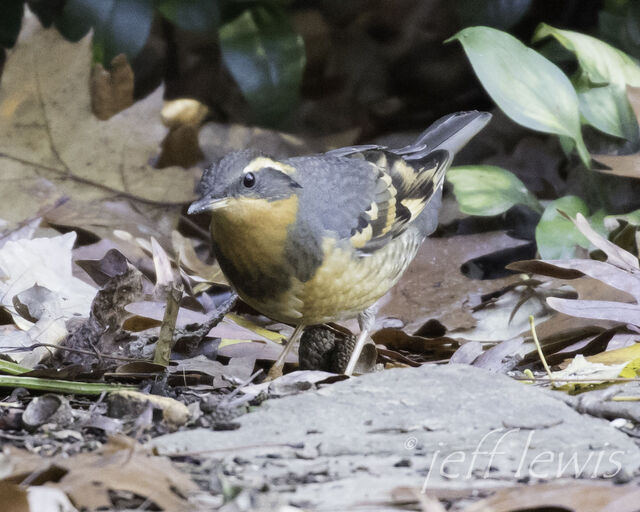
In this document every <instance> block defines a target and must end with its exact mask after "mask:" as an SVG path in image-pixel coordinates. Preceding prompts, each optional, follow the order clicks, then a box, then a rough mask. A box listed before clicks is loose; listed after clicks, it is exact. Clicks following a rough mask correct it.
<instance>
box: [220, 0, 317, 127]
mask: <svg viewBox="0 0 640 512" xmlns="http://www.w3.org/2000/svg"><path fill="white" fill-rule="evenodd" d="M219 36H220V47H221V50H222V57H223V59H224V62H225V64H226V66H227V68H228V69H229V71H230V72H231V74H232V75H233V78H234V79H235V81H236V82H237V84H238V86H239V87H240V90H241V91H242V93H243V94H244V96H245V98H246V99H247V101H248V102H249V104H250V105H251V107H252V109H253V111H254V113H255V115H256V117H257V119H258V120H259V121H260V122H263V123H267V124H274V123H277V122H278V121H279V120H281V119H282V118H283V117H284V115H285V114H287V113H288V112H289V111H290V110H291V109H292V108H293V106H294V105H295V104H296V103H297V101H298V98H299V90H300V82H301V80H302V72H303V70H304V65H305V52H304V42H303V40H302V37H300V35H298V34H296V33H295V32H294V31H293V28H292V26H291V23H290V22H289V19H288V17H287V16H286V13H285V12H284V11H283V10H280V9H276V8H275V7H267V6H256V7H253V8H252V9H249V10H246V11H244V12H243V13H242V14H241V15H240V16H238V17H237V18H235V19H233V20H231V21H230V22H228V23H225V24H224V25H223V26H222V27H221V28H220V31H219Z"/></svg>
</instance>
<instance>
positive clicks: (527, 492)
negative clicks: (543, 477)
mask: <svg viewBox="0 0 640 512" xmlns="http://www.w3.org/2000/svg"><path fill="white" fill-rule="evenodd" d="M639 500H640V490H639V489H638V487H637V486H635V485H634V484H628V485H614V484H612V483H610V482H598V481H591V482H578V481H570V482H562V483H555V482H550V483H544V484H537V485H529V486H520V485H519V486H516V487H510V488H507V489H501V490H499V491H497V492H496V493H495V494H494V495H493V496H491V497H489V498H485V499H483V500H481V501H478V502H476V503H474V504H472V505H470V506H468V507H466V508H465V509H464V510H463V512H515V511H517V510H522V511H523V510H531V511H533V510H540V511H542V510H558V511H560V510H562V511H567V512H569V511H573V512H636V511H637V510H638V501H639Z"/></svg>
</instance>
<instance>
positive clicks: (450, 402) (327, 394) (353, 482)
mask: <svg viewBox="0 0 640 512" xmlns="http://www.w3.org/2000/svg"><path fill="white" fill-rule="evenodd" d="M238 421H239V422H240V423H241V428H240V429H238V430H236V431H230V432H211V431H208V430H202V429H200V430H192V431H184V432H178V433H174V434H169V435H166V436H162V437H159V438H156V439H154V440H153V441H151V442H150V445H152V446H153V447H154V448H156V449H157V450H158V451H159V452H160V453H165V454H170V453H171V454H175V453H180V452H198V451H205V450H207V453H206V454H203V455H204V456H206V457H212V458H215V459H219V461H220V464H221V469H222V471H223V472H224V474H225V475H229V477H228V478H229V479H230V481H231V482H232V483H233V484H235V485H240V486H242V487H244V488H249V489H263V490H264V491H263V492H267V493H277V494H278V495H280V496H281V497H285V498H286V499H288V501H289V503H290V504H291V505H294V506H300V507H305V508H311V509H313V508H317V507H323V509H327V510H343V509H345V508H347V505H353V504H355V503H359V502H363V501H367V502H374V503H379V504H380V508H379V510H385V505H384V504H385V503H387V504H388V503H389V500H390V499H391V491H392V490H393V489H394V488H396V487H399V486H411V487H417V488H423V487H424V486H425V485H426V488H427V489H430V490H432V491H434V490H437V489H440V490H442V489H451V490H455V489H468V488H471V487H473V488H474V489H489V488H495V487H499V486H504V485H509V484H513V483H515V482H516V481H541V480H548V479H555V478H560V477H571V478H574V477H577V478H593V477H598V478H614V477H615V475H617V474H622V473H623V474H625V475H633V474H634V473H635V472H636V471H637V470H638V467H639V465H640V449H639V448H638V447H637V446H636V445H635V443H634V442H633V441H632V440H631V439H630V438H628V437H627V436H626V435H624V434H623V433H621V432H619V431H618V430H617V429H615V428H613V427H612V426H610V425H609V423H608V422H607V421H604V420H602V419H598V418H592V417H590V416H584V415H581V414H579V413H578V412H576V411H575V410H573V409H572V408H570V407H569V406H567V405H566V404H565V403H563V402H562V401H561V400H559V399H557V398H556V397H554V396H553V394H551V393H549V392H546V391H544V390H541V389H538V388H535V387H533V386H530V385H527V384H522V383H519V382H516V381H513V380H511V379H509V378H508V377H505V376H503V375H496V374H492V373H489V372H487V371H485V370H482V369H478V368H473V367H470V366H462V365H447V366H422V367H420V368H414V369H397V370H389V371H384V372H380V373H374V374H369V375H365V376H362V377H359V378H356V379H350V380H348V381H344V382H338V383H336V384H333V385H330V386H327V387H324V388H322V389H320V390H317V391H310V392H307V393H303V394H300V395H296V396H290V397H285V398H282V399H278V400H268V401H267V402H265V403H264V404H263V405H262V406H261V407H260V408H259V409H258V410H257V411H256V412H253V413H250V414H247V415H245V416H243V417H241V418H239V419H238ZM386 509H388V507H387V508H386ZM367 510H378V509H376V508H375V507H372V508H368V509H367Z"/></svg>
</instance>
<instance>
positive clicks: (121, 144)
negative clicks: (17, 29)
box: [0, 20, 200, 232]
mask: <svg viewBox="0 0 640 512" xmlns="http://www.w3.org/2000/svg"><path fill="white" fill-rule="evenodd" d="M25 23H27V22H25ZM29 23H33V26H32V27H30V29H29V30H26V29H23V31H22V33H21V37H20V39H19V41H18V43H17V44H16V46H15V49H14V50H13V51H12V53H11V56H10V57H9V59H8V60H7V63H6V67H5V70H4V75H3V83H2V88H1V89H0V162H1V163H2V167H3V174H2V178H0V183H1V184H2V195H3V201H0V217H3V218H6V219H9V220H22V219H24V218H26V217H30V216H32V215H33V213H34V212H35V210H37V209H38V208H39V207H40V204H41V203H40V201H38V200H34V195H33V194H34V188H35V189H36V190H37V189H38V187H40V188H41V185H39V183H40V181H39V180H41V179H42V178H46V179H47V180H49V182H53V183H55V185H54V186H55V190H56V193H51V191H47V192H46V194H47V195H48V196H55V197H60V196H61V195H67V196H68V197H70V198H71V202H74V201H76V200H80V201H82V202H85V203H92V202H96V201H97V202H99V201H102V200H105V199H107V200H112V199H113V198H114V197H117V196H121V197H125V198H128V199H132V200H134V201H135V202H136V203H137V204H138V205H139V209H140V210H143V209H144V205H147V206H149V205H153V204H160V205H163V206H165V209H170V208H173V210H172V212H173V219H174V224H175V221H176V220H177V215H178V213H179V208H180V206H181V205H182V204H184V203H187V202H189V201H190V200H191V199H192V198H193V188H194V184H195V182H196V180H197V179H198V178H199V175H200V171H199V170H198V169H196V168H192V169H189V170H184V169H181V168H176V167H171V168H165V169H154V168H153V167H152V166H151V165H150V164H149V162H150V161H151V160H152V158H153V157H154V156H155V155H156V154H157V152H158V144H159V143H160V141H161V140H162V138H163V136H164V134H165V132H166V128H165V127H164V126H163V124H162V122H161V121H160V115H159V113H160V110H161V108H162V102H163V100H162V95H163V90H162V88H159V89H158V90H156V91H155V92H153V93H152V94H150V95H149V96H147V97H146V98H145V99H143V100H141V101H139V102H137V103H136V104H134V105H133V106H132V107H130V108H128V109H127V110H125V111H123V112H120V113H119V114H116V115H114V116H113V117H111V119H109V120H108V121H100V120H98V119H96V118H95V117H94V116H93V114H92V113H91V109H90V105H91V97H90V91H89V87H88V85H87V84H88V83H89V75H90V72H91V40H90V37H86V38H84V39H83V40H81V41H79V42H77V43H73V44H72V43H69V42H67V41H65V40H64V39H63V38H62V36H60V34H59V33H58V32H57V31H55V30H46V29H44V28H42V27H39V26H36V25H37V21H35V20H32V21H29ZM25 62H29V63H30V64H29V65H28V66H25V65H24V63H25ZM70 76H73V77H74V80H73V81H71V82H70V81H69V77H70ZM9 106H12V108H9ZM168 191H170V193H168ZM7 198H10V200H7ZM14 204H21V205H22V206H21V209H20V218H17V219H16V218H15V215H16V214H15V213H14V211H13V206H12V205H14ZM24 205H31V208H30V209H31V210H33V211H32V212H31V213H30V214H29V213H28V211H27V210H29V208H27V207H26V206H24ZM172 205H174V206H173V207H172ZM94 206H95V203H94ZM104 216H106V214H104V213H103V217H104ZM150 225H151V223H150ZM172 227H173V226H172ZM169 232H170V230H169Z"/></svg>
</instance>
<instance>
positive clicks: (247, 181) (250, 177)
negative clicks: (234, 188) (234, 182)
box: [242, 172, 256, 188]
mask: <svg viewBox="0 0 640 512" xmlns="http://www.w3.org/2000/svg"><path fill="white" fill-rule="evenodd" d="M242 184H243V185H244V186H245V187H247V188H251V187H253V186H254V185H255V184H256V177H255V175H254V174H253V173H252V172H248V173H247V174H245V175H244V179H243V180H242Z"/></svg>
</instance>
